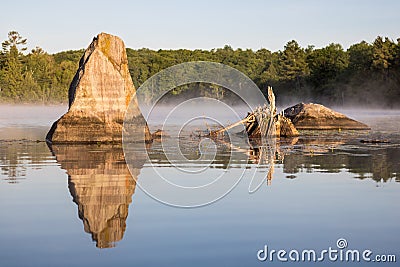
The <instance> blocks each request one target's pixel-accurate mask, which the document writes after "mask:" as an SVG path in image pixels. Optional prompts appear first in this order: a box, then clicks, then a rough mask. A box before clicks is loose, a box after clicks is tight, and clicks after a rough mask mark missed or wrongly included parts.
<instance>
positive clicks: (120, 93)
mask: <svg viewBox="0 0 400 267" xmlns="http://www.w3.org/2000/svg"><path fill="white" fill-rule="evenodd" d="M134 93H135V87H134V85H133V82H132V78H131V76H130V74H129V69H128V59H127V55H126V50H125V45H124V43H123V41H122V40H121V39H120V38H119V37H116V36H113V35H110V34H106V33H101V34H99V35H98V36H97V37H95V38H94V39H93V41H92V43H91V44H90V45H89V47H88V48H87V49H86V51H85V53H84V55H83V56H82V58H81V60H80V62H79V68H78V71H77V72H76V74H75V77H74V79H73V80H72V83H71V85H70V88H69V92H68V96H69V109H68V112H67V113H66V114H64V115H63V116H62V117H61V118H60V119H59V120H58V121H56V122H55V123H54V124H53V126H52V127H51V129H50V131H49V132H48V134H47V136H46V140H47V141H48V142H50V143H72V142H75V143H76V142H78V143H97V142H113V143H120V142H121V141H122V128H123V122H124V116H125V112H126V110H127V109H128V105H129V103H130V102H131V99H132V98H134V99H133V101H135V102H134V105H131V106H130V114H129V115H130V116H129V118H130V120H131V121H130V124H129V125H130V127H129V133H130V134H131V136H134V137H133V138H132V140H133V141H142V140H144V141H150V140H151V135H150V132H149V128H148V126H147V123H146V121H145V119H144V118H143V116H142V114H141V112H140V109H139V107H138V105H137V100H136V96H134ZM135 104H136V105H135ZM132 126H133V127H132Z"/></svg>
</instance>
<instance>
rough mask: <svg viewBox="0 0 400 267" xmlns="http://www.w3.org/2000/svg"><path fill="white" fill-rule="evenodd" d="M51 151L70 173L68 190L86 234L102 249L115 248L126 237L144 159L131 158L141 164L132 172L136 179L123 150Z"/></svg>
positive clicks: (66, 148)
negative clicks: (128, 218)
mask: <svg viewBox="0 0 400 267" xmlns="http://www.w3.org/2000/svg"><path fill="white" fill-rule="evenodd" d="M51 149H52V151H53V153H54V155H55V156H56V158H57V162H58V163H59V164H60V165H61V168H63V169H65V170H66V171H67V173H68V188H69V191H70V193H71V196H72V198H73V201H74V202H75V203H76V204H77V205H78V216H79V218H80V219H81V220H82V221H83V225H84V230H85V232H87V233H90V234H91V235H92V239H93V241H95V242H96V246H97V247H98V248H109V247H113V246H115V243H116V242H118V241H120V240H121V239H122V238H123V236H124V232H125V229H126V219H127V217H128V208H129V204H130V203H131V202H132V195H133V194H134V192H135V187H136V182H135V179H136V178H137V176H138V175H139V172H140V169H141V167H142V166H143V164H144V157H141V156H139V154H136V155H134V154H132V153H131V154H130V157H135V156H136V158H135V162H136V163H137V164H136V166H135V167H134V168H132V169H131V170H132V174H133V175H134V176H135V177H132V175H131V173H130V172H129V170H128V167H127V165H126V163H125V158H124V153H123V150H122V147H121V146H112V145H101V146H97V145H53V146H52V148H51Z"/></svg>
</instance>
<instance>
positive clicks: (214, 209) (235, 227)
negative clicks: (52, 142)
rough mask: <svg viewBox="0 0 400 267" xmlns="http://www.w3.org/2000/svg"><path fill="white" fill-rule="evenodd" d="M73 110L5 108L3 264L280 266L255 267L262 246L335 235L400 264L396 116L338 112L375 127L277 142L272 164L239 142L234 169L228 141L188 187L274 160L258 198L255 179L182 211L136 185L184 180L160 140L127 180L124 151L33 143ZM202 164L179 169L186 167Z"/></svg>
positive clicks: (315, 242)
mask: <svg viewBox="0 0 400 267" xmlns="http://www.w3.org/2000/svg"><path fill="white" fill-rule="evenodd" d="M65 110H66V108H65V107H59V106H53V107H46V106H36V107H32V106H9V105H8V106H7V105H3V106H0V140H1V142H0V211H1V214H2V215H1V217H0V266H10V267H11V266H263V265H279V262H277V261H276V260H275V261H274V262H260V261H258V260H257V256H256V254H257V251H258V250H260V249H262V248H264V245H268V247H269V248H270V249H276V250H279V249H284V250H287V251H290V250H291V249H298V250H300V251H301V250H303V249H314V250H316V251H320V250H323V249H328V248H329V247H333V248H336V241H337V239H339V238H345V239H346V240H347V242H348V248H350V249H359V250H365V249H370V250H372V251H373V252H374V254H394V255H396V257H397V261H399V260H400V251H399V250H400V239H399V236H400V224H399V221H400V212H399V208H400V183H399V182H400V160H399V159H400V112H398V111H374V110H372V111H371V110H370V111H365V110H364V111H361V110H356V111H355V110H342V112H344V113H345V114H347V115H349V116H351V117H353V118H356V119H358V120H360V121H362V122H365V123H367V124H369V125H370V126H371V127H372V131H371V132H347V133H343V132H324V133H318V134H317V133H315V132H305V133H304V135H303V136H302V137H299V138H293V139H285V140H283V139H282V140H280V141H278V142H277V144H276V146H274V148H273V155H274V156H273V157H272V158H271V157H269V158H265V159H264V158H263V154H262V151H261V150H262V149H260V148H258V147H257V145H253V146H251V147H250V148H245V149H241V147H239V146H234V148H233V151H234V153H236V154H237V155H238V157H235V161H234V162H231V163H229V158H230V155H231V154H230V152H231V151H232V147H231V146H229V145H226V144H225V143H224V142H222V141H221V142H219V143H217V145H216V148H215V151H216V156H215V159H214V160H213V161H212V164H211V166H209V172H208V173H207V175H204V176H201V175H200V176H198V177H196V178H195V179H193V180H192V181H189V182H190V183H192V184H195V183H198V182H202V181H207V180H208V179H211V178H210V177H209V174H219V173H222V172H227V171H229V172H230V173H231V174H232V175H236V174H240V173H241V172H242V171H243V169H244V168H248V169H250V170H252V169H254V170H256V169H257V163H259V162H260V161H263V160H264V161H265V162H266V164H265V166H268V167H270V166H271V165H272V164H273V169H272V171H271V169H269V168H264V169H263V168H260V169H258V174H259V176H258V177H261V179H264V180H265V181H264V183H263V184H262V185H261V187H260V188H259V190H257V191H256V192H255V193H252V194H250V193H249V184H250V178H249V177H247V176H244V177H243V179H242V180H241V181H240V182H239V184H238V185H237V186H236V187H235V188H234V189H233V190H232V192H230V193H229V194H228V195H227V196H226V197H224V198H222V199H221V200H219V201H217V202H215V203H213V204H211V205H207V206H204V207H200V208H192V209H184V208H176V207H171V206H167V205H164V204H162V203H160V202H158V201H156V200H154V199H153V198H151V197H149V196H148V195H147V194H146V193H144V192H143V191H142V190H141V189H140V188H139V187H138V186H136V183H135V179H138V180H139V181H140V180H142V179H146V178H147V179H150V178H151V176H152V175H154V170H156V171H158V172H160V173H164V174H166V175H170V176H171V177H173V178H174V179H177V180H179V179H182V177H181V176H179V175H178V176H177V175H176V169H175V167H173V165H172V164H171V162H170V160H168V153H167V152H165V148H164V149H163V148H162V147H161V145H160V143H154V144H153V145H152V146H151V147H149V148H148V153H149V158H150V159H146V157H144V156H143V155H142V154H140V153H139V152H138V153H134V154H133V155H132V156H133V157H134V159H135V165H134V166H133V168H132V169H131V172H130V171H129V169H128V167H127V165H126V163H125V159H124V153H123V150H122V148H121V147H117V146H106V145H101V146H97V145H91V146H85V145H75V146H53V147H52V148H51V149H49V148H48V147H47V145H46V143H44V142H37V140H39V141H41V140H43V138H44V136H45V133H46V132H47V130H48V128H49V127H50V125H51V123H52V122H53V121H54V120H55V119H57V118H58V117H59V116H60V115H61V114H63V113H64V112H65ZM226 120H227V121H229V120H232V118H228V117H227V118H226ZM150 126H151V127H152V130H155V129H156V128H157V127H159V125H150ZM199 127H200V126H199ZM196 129H197V128H196ZM196 129H195V127H194V128H193V129H192V130H193V131H187V133H186V135H184V136H183V137H182V138H181V139H180V140H179V144H180V146H181V151H182V153H183V154H184V155H185V156H186V157H187V158H189V159H193V160H196V159H198V157H199V150H198V143H199V141H200V139H199V138H196V137H193V136H190V134H191V133H193V132H195V131H196ZM361 139H382V140H383V139H384V140H388V141H390V143H384V144H363V143H361V142H360V140H361ZM167 144H168V142H167ZM173 148H174V145H173V144H171V146H170V147H169V149H172V150H173ZM167 150H168V149H167ZM172 150H171V151H172ZM215 151H214V152H215ZM203 165H204V162H202V161H201V160H197V161H191V163H190V164H188V163H187V162H186V161H182V162H180V161H179V160H177V161H175V162H174V166H180V167H185V168H189V169H190V168H193V169H195V168H201V167H203ZM282 264H284V263H282ZM292 264H293V265H300V266H302V265H304V266H310V265H311V264H310V263H292ZM364 264H365V263H364ZM397 264H398V262H397V263H380V264H377V265H379V266H386V265H387V266H397ZM286 265H287V263H286ZM316 265H318V266H320V265H337V266H339V265H343V263H342V262H329V261H325V262H322V263H316ZM358 265H361V264H358ZM368 265H371V266H374V265H376V264H374V263H369V264H368Z"/></svg>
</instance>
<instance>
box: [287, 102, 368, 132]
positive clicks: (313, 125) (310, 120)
mask: <svg viewBox="0 0 400 267" xmlns="http://www.w3.org/2000/svg"><path fill="white" fill-rule="evenodd" d="M284 115H285V117H287V118H289V119H290V120H291V121H292V123H293V124H294V126H295V127H296V128H297V129H298V130H337V129H341V130H370V129H371V128H370V127H368V125H366V124H364V123H361V122H358V121H356V120H353V119H350V118H349V117H347V116H345V115H344V114H342V113H339V112H336V111H334V110H332V109H329V108H327V107H325V106H323V105H320V104H313V103H308V104H304V103H299V104H297V105H294V106H292V107H289V108H287V109H285V111H284Z"/></svg>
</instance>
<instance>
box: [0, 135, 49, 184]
mask: <svg viewBox="0 0 400 267" xmlns="http://www.w3.org/2000/svg"><path fill="white" fill-rule="evenodd" d="M52 163H55V160H54V158H53V157H52V155H51V154H50V153H49V150H48V148H47V146H46V144H45V143H44V142H40V143H38V142H32V141H28V140H16V141H12V140H0V175H1V176H4V177H5V178H3V180H6V181H7V182H8V183H10V184H18V183H19V182H20V181H21V180H24V179H25V177H26V175H27V171H28V169H35V170H39V169H42V168H44V167H46V166H48V165H50V164H52Z"/></svg>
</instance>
